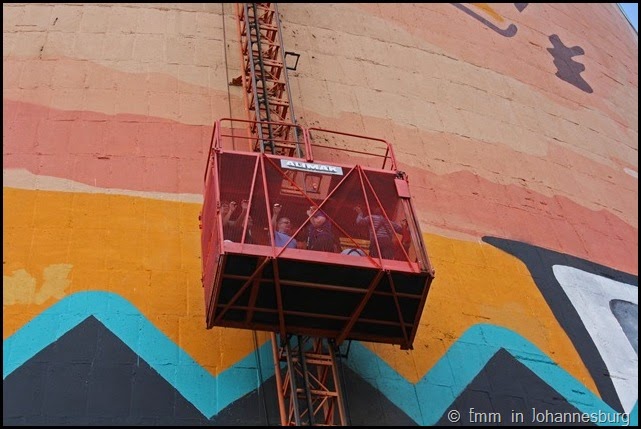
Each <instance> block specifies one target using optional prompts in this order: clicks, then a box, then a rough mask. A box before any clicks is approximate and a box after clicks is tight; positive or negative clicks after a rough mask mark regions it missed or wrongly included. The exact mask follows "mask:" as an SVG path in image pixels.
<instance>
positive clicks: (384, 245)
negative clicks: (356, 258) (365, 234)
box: [354, 206, 403, 259]
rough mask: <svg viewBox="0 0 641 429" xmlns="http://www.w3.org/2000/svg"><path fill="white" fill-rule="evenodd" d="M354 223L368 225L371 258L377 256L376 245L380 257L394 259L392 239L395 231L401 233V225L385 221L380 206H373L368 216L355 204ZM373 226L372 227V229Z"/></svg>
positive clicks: (394, 237) (394, 238)
mask: <svg viewBox="0 0 641 429" xmlns="http://www.w3.org/2000/svg"><path fill="white" fill-rule="evenodd" d="M354 211H356V213H357V215H356V224H357V225H367V226H369V254H370V256H371V257H373V258H378V257H379V253H378V248H377V246H376V242H377V241H378V247H380V249H381V253H380V257H382V258H383V259H394V255H395V247H394V241H395V240H397V238H396V234H395V233H396V232H398V233H399V234H400V233H402V231H403V230H402V228H401V225H399V224H398V223H397V222H394V221H390V222H389V223H388V222H387V219H386V218H385V216H383V212H382V211H381V208H380V207H374V208H373V209H372V214H371V215H370V216H365V215H364V214H363V209H362V208H361V206H355V207H354ZM372 226H373V229H372Z"/></svg>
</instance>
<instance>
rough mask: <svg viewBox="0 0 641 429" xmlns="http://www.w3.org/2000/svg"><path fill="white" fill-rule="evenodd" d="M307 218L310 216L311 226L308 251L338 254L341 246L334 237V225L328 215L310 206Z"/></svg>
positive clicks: (308, 234) (309, 228) (308, 230)
mask: <svg viewBox="0 0 641 429" xmlns="http://www.w3.org/2000/svg"><path fill="white" fill-rule="evenodd" d="M307 216H310V220H309V226H308V227H307V249H308V250H320V251H323V252H338V251H339V249H340V245H339V244H338V242H337V239H336V236H335V235H334V231H333V228H332V223H331V222H330V221H329V220H328V219H327V215H326V214H325V213H324V212H323V211H321V210H319V209H317V208H316V207H314V206H310V207H309V209H308V210H307Z"/></svg>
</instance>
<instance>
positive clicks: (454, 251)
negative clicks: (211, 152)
mask: <svg viewBox="0 0 641 429" xmlns="http://www.w3.org/2000/svg"><path fill="white" fill-rule="evenodd" d="M279 10H280V13H281V19H282V22H283V38H284V44H285V46H286V48H287V49H288V50H291V51H294V52H297V53H299V54H301V58H300V61H299V66H298V69H297V70H296V71H295V72H290V75H289V77H290V84H291V93H292V96H293V99H294V108H295V112H296V116H297V118H298V120H299V122H300V123H301V124H303V125H307V126H322V127H323V128H327V129H336V130H340V131H346V132H354V133H358V134H365V135H371V136H375V137H382V138H385V139H387V140H388V141H390V142H391V143H392V144H393V145H394V148H395V150H396V154H397V157H398V159H399V163H400V165H401V168H402V169H403V170H404V171H406V172H407V173H408V175H409V178H410V184H411V191H412V195H413V199H414V202H415V204H416V206H417V208H418V215H419V219H420V222H421V227H422V229H423V232H424V239H425V242H426V244H427V247H428V251H429V253H430V257H431V259H432V262H433V264H434V265H435V267H436V271H437V277H436V279H435V281H434V284H433V287H432V290H431V292H430V295H429V298H428V302H427V305H426V308H425V312H424V315H423V318H422V319H421V327H420V329H419V331H418V336H417V339H416V341H415V344H414V350H412V351H401V350H399V349H398V347H393V346H388V345H381V344H369V343H356V344H354V345H353V347H352V351H351V353H350V356H349V358H348V359H347V360H346V364H347V367H348V369H347V373H346V380H347V391H348V392H349V397H348V408H349V412H350V417H351V421H352V423H353V424H388V425H397V424H408V423H416V424H419V425H431V424H451V423H456V424H460V423H500V424H508V423H523V424H525V423H533V424H545V423H551V422H555V421H554V419H556V418H558V419H562V421H561V422H566V423H567V422H571V421H572V420H571V419H577V418H588V419H592V420H590V421H592V422H595V423H597V424H601V423H608V422H613V423H617V424H625V423H626V422H632V423H636V422H637V420H638V419H637V406H638V405H637V403H638V370H637V366H638V365H637V363H638V333H637V331H638V329H637V326H638V208H637V205H638V107H637V105H638V38H637V35H636V34H635V33H634V32H633V31H632V30H631V29H630V28H629V27H628V25H627V22H626V21H625V18H624V17H623V16H622V15H621V13H620V11H619V10H618V9H617V8H616V5H614V4H595V5H577V4H558V5H556V4H525V3H519V4H491V5H490V4H474V5H472V4H466V5H463V4H456V5H453V4H294V3H287V4H282V5H279ZM239 63H240V61H239V47H238V40H237V35H236V23H235V19H234V16H233V11H232V5H230V4H225V5H223V4H200V3H197V4H171V3H158V4H154V3H148V4H133V3H132V4H110V3H92V4H82V3H79V4H58V3H56V4H53V3H39V4H28V3H5V4H3V137H4V139H3V140H4V144H3V203H4V204H3V207H4V208H3V218H4V222H3V236H4V246H3V355H4V357H3V362H4V364H3V385H4V399H3V411H4V412H3V421H4V423H5V424H267V423H276V422H278V419H277V416H276V410H275V403H274V402H273V401H274V394H275V393H274V391H273V379H271V378H270V377H271V376H272V375H273V364H272V363H271V361H270V359H271V355H270V345H269V342H268V336H267V335H266V334H265V333H256V334H254V333H252V332H247V331H239V330H233V329H221V328H214V329H212V330H206V329H205V323H204V303H203V296H202V295H203V294H202V287H201V284H200V275H201V272H200V270H201V266H200V245H199V240H200V235H199V234H200V231H199V229H198V213H199V210H200V205H201V203H202V177H203V173H204V168H205V162H206V152H207V150H208V147H209V139H210V136H211V129H212V123H213V121H214V120H215V119H217V118H220V117H228V116H235V117H241V118H242V117H244V115H245V113H244V107H243V101H242V98H241V97H242V94H241V92H240V88H239V87H235V86H230V85H228V82H229V81H230V80H231V79H233V78H235V77H237V76H238V75H239V74H240V71H239ZM261 387H262V388H261ZM270 389H272V390H270ZM363 398H371V400H370V401H364V400H363ZM457 413H458V414H457ZM457 415H458V419H457ZM586 416H587V417H586ZM483 419H485V420H483ZM563 419H565V420H563ZM626 419H627V420H626ZM615 420H616V421H615ZM574 422H576V421H574Z"/></svg>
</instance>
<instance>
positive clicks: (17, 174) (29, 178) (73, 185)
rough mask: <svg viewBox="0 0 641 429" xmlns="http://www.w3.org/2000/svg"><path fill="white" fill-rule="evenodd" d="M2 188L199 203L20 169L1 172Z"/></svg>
mask: <svg viewBox="0 0 641 429" xmlns="http://www.w3.org/2000/svg"><path fill="white" fill-rule="evenodd" d="M2 186H3V187H5V188H18V189H28V190H43V191H57V192H81V193H87V194H108V195H127V196H131V197H140V198H150V199H154V200H163V201H178V202H181V203H200V204H202V202H203V196H202V195H200V194H173V193H170V192H149V191H133V190H130V189H115V188H101V187H99V186H91V185H86V184H84V183H80V182H76V181H74V180H69V179H61V178H59V177H53V176H40V175H36V174H33V173H31V172H30V171H27V170H25V169H22V168H15V169H14V168H10V169H3V170H2Z"/></svg>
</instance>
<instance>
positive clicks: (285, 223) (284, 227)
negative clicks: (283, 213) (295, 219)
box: [276, 217, 292, 234]
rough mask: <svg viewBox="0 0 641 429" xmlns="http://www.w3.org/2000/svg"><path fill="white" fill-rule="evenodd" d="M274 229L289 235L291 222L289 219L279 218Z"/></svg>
mask: <svg viewBox="0 0 641 429" xmlns="http://www.w3.org/2000/svg"><path fill="white" fill-rule="evenodd" d="M276 229H277V230H278V232H280V233H283V234H290V233H291V231H292V222H291V221H290V220H289V218H286V217H281V218H280V219H278V223H277V224H276Z"/></svg>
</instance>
